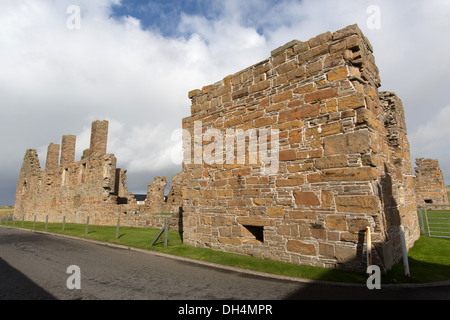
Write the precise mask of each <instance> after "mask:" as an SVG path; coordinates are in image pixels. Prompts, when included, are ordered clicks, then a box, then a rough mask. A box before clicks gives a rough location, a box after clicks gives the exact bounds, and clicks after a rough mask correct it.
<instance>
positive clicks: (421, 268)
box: [8, 221, 450, 284]
mask: <svg viewBox="0 0 450 320" xmlns="http://www.w3.org/2000/svg"><path fill="white" fill-rule="evenodd" d="M8 225H9V226H11V227H12V226H13V224H12V222H11V221H10V222H9V223H8ZM14 227H17V228H25V229H33V222H29V221H26V222H24V225H23V226H22V221H16V222H15V225H14ZM34 229H35V230H37V231H47V232H51V233H57V234H65V235H71V236H76V237H82V238H87V239H92V240H97V241H103V242H109V243H115V244H120V245H125V246H129V247H135V248H140V249H146V250H153V251H157V252H163V253H167V254H171V255H176V256H182V257H187V258H191V259H196V260H201V261H208V262H213V263H218V264H222V265H227V266H232V267H238V268H243V269H250V270H254V271H261V272H266V273H272V274H277V275H283V276H290V277H298V278H305V279H312V280H322V281H332V282H345V283H363V284H364V283H366V280H367V275H365V274H362V273H354V272H348V271H342V270H336V269H327V268H318V267H309V266H298V265H295V264H291V263H283V262H278V261H272V260H265V259H260V258H254V257H249V256H243V255H238V254H231V253H224V252H219V251H215V250H211V249H204V248H195V247H190V246H186V245H183V243H182V240H181V236H180V234H179V233H178V232H176V231H169V233H168V236H169V245H168V246H167V247H164V240H163V237H161V238H160V239H159V240H158V241H157V242H156V243H155V245H154V246H152V247H151V246H150V243H151V242H152V241H153V240H154V239H155V237H156V236H157V234H158V233H159V230H156V229H140V228H130V227H121V228H120V232H119V236H118V238H116V237H115V234H116V227H115V226H93V225H92V226H89V232H88V233H87V234H86V233H85V230H86V226H85V225H84V224H73V223H66V224H65V230H64V231H63V230H62V224H61V223H49V224H48V225H47V229H45V223H44V222H36V225H35V228H34ZM449 253H450V239H437V238H428V237H422V238H421V239H420V240H419V241H418V242H417V243H416V245H415V247H414V248H413V249H411V250H410V253H409V264H410V270H411V277H410V278H407V277H405V276H404V274H403V264H402V262H401V263H399V264H398V265H397V266H395V267H394V268H393V269H392V270H391V271H389V272H388V273H387V274H386V275H384V276H383V279H382V283H385V284H387V283H426V282H435V281H444V280H450V255H449Z"/></svg>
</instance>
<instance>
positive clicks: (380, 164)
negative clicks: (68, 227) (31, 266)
mask: <svg viewBox="0 0 450 320" xmlns="http://www.w3.org/2000/svg"><path fill="white" fill-rule="evenodd" d="M379 87H380V78H379V73H378V69H377V67H376V64H375V59H374V56H373V49H372V46H371V45H370V43H369V41H368V40H367V38H366V37H365V36H364V35H363V33H362V32H361V30H360V29H359V28H358V27H357V26H356V25H353V26H349V27H346V28H344V29H342V30H339V31H336V32H334V33H331V32H327V33H324V34H321V35H319V36H317V37H315V38H312V39H310V40H309V41H306V42H301V41H297V40H294V41H292V42H290V43H288V44H286V45H285V46H282V47H280V48H278V49H276V50H274V51H272V53H271V56H270V57H269V58H268V59H266V60H264V61H261V62H259V63H257V64H255V65H253V66H250V67H248V68H246V69H244V70H242V71H239V72H237V73H235V74H233V75H230V76H227V77H225V78H224V79H223V80H221V81H218V82H216V83H215V84H211V85H208V86H205V87H203V88H202V89H197V90H193V91H191V92H189V98H190V99H191V101H192V106H191V116H190V117H187V118H185V119H183V123H182V125H183V131H184V134H183V138H184V141H183V142H184V159H185V160H184V162H183V170H182V172H181V173H180V174H178V175H176V176H174V177H173V178H172V190H171V192H170V193H169V195H168V196H167V198H165V196H164V189H165V186H166V184H167V180H166V178H165V177H156V178H155V180H154V181H153V182H152V183H151V184H149V185H148V191H147V197H146V200H145V203H143V204H138V203H137V201H136V200H135V199H134V198H133V195H132V194H131V193H130V192H129V191H128V190H127V188H126V186H125V182H126V170H123V169H118V168H116V158H115V157H114V155H110V154H106V142H107V122H101V121H96V122H94V123H93V124H92V136H91V146H90V148H89V149H88V150H87V151H86V152H85V154H84V156H83V158H82V159H81V161H78V162H74V148H75V137H74V136H64V137H63V140H62V147H61V158H60V163H58V159H59V150H60V148H59V146H58V145H54V144H51V145H50V146H49V148H48V156H47V163H46V168H45V170H44V171H41V169H40V165H39V160H38V156H37V154H36V151H35V150H28V151H27V153H26V155H25V158H24V163H23V166H22V170H21V172H20V176H19V181H18V184H17V192H16V215H18V216H21V215H25V218H26V219H28V220H30V219H31V217H32V216H33V215H37V216H38V217H39V219H41V220H42V219H43V218H44V216H46V215H48V216H49V217H50V218H51V219H53V220H58V221H60V220H61V218H62V216H66V217H67V218H69V217H70V218H69V220H70V221H72V222H78V223H83V222H84V221H85V218H86V217H87V216H90V217H91V218H93V219H94V220H93V221H95V223H97V224H113V223H115V222H116V220H117V217H119V216H120V217H121V219H123V221H124V222H126V224H127V225H132V226H139V227H152V226H157V225H158V222H155V221H154V220H153V219H155V217H158V216H157V215H154V214H152V213H161V212H171V213H174V215H173V218H172V227H173V228H179V229H180V230H181V229H182V234H183V242H184V243H185V244H186V245H191V246H197V247H205V248H211V249H214V250H221V251H225V252H232V253H238V254H245V255H251V256H255V257H260V258H265V259H271V260H277V261H283V262H290V263H294V264H299V265H312V266H320V267H329V268H345V269H351V270H357V271H365V270H366V267H367V266H366V254H367V253H366V252H365V249H364V245H365V240H366V239H365V231H366V228H367V227H370V229H371V232H372V243H373V249H372V257H373V263H374V264H377V265H379V266H380V267H381V268H382V269H383V270H388V269H390V268H391V267H392V266H393V265H395V264H396V263H398V262H399V261H400V259H401V256H402V250H401V241H400V227H401V226H403V228H404V230H405V233H406V243H407V247H408V248H411V247H412V246H413V245H414V243H415V241H416V240H417V239H418V238H419V236H420V229H419V223H418V219H417V203H416V192H415V189H414V186H415V181H414V175H413V170H412V166H411V161H410V151H409V143H408V139H407V130H406V123H405V116H404V110H403V105H402V102H401V100H400V99H399V98H398V97H397V96H396V95H395V94H394V93H391V92H380V91H378V88H379ZM269 131H270V132H276V135H271V136H270V137H268V136H264V135H263V133H264V132H269ZM224 137H226V138H225V142H226V143H223V141H221V138H224ZM239 139H243V140H240V141H241V144H240V145H239V142H238V141H239ZM255 141H256V144H254V146H253V147H250V144H251V142H253V143H255ZM242 142H243V145H244V147H243V148H242ZM225 144H226V147H225V146H224V145H225ZM268 145H270V147H269V148H268ZM255 146H256V148H255ZM274 146H276V148H274ZM264 148H265V149H264ZM205 154H206V155H208V156H209V159H208V160H209V161H204V158H203V157H204V156H205ZM269 154H270V156H269ZM274 154H276V158H274V157H272V156H273V155H274ZM271 157H272V158H271ZM267 158H269V159H272V160H273V162H274V163H275V162H276V166H273V167H270V166H271V165H272V164H273V163H269V164H268V162H267V161H266V160H267ZM224 160H226V161H224ZM268 167H270V168H268ZM268 169H269V170H268ZM181 213H182V215H181ZM91 221H92V220H91ZM121 221H122V220H121Z"/></svg>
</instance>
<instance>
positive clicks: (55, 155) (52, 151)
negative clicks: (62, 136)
mask: <svg viewBox="0 0 450 320" xmlns="http://www.w3.org/2000/svg"><path fill="white" fill-rule="evenodd" d="M59 148H60V145H59V144H54V143H50V145H49V146H48V149H47V161H46V163H45V170H46V171H48V170H54V169H57V168H58V166H59Z"/></svg>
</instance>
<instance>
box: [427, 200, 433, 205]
mask: <svg viewBox="0 0 450 320" xmlns="http://www.w3.org/2000/svg"><path fill="white" fill-rule="evenodd" d="M425 203H428V204H432V203H433V200H431V199H426V200H425Z"/></svg>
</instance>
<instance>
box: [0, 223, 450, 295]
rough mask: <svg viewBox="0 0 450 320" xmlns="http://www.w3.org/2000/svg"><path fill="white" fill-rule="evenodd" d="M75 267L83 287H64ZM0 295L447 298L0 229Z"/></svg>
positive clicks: (441, 291) (443, 289) (433, 290)
mask: <svg viewBox="0 0 450 320" xmlns="http://www.w3.org/2000/svg"><path fill="white" fill-rule="evenodd" d="M73 265H75V266H78V267H79V271H80V272H79V280H80V281H79V284H80V286H81V289H69V288H68V286H67V283H68V279H69V278H70V279H71V280H70V281H69V282H70V283H72V284H73V283H75V280H74V281H72V280H73V279H74V278H73V277H75V276H76V275H77V274H76V272H75V273H72V272H73V271H72V272H71V273H67V271H68V270H67V269H68V267H69V266H73ZM0 299H33V300H34V299H49V300H50V299H61V300H72V299H77V300H111V299H114V300H292V299H450V286H438V287H426V288H423V287H419V288H404V287H398V286H397V287H391V286H382V288H381V290H369V289H367V288H366V287H365V286H356V287H355V286H342V285H324V284H322V283H313V282H298V281H290V280H280V279H274V278H270V277H263V276H260V275H254V274H248V273H244V272H236V271H232V270H227V269H223V268H216V267H212V266H205V265H201V264H198V263H194V262H189V261H182V260H177V259H172V258H168V257H162V256H158V255H154V254H152V253H144V252H138V251H133V250H125V249H120V248H115V247H108V246H104V245H100V244H95V243H90V242H86V241H81V240H74V239H68V238H63V237H59V236H55V235H48V234H41V233H37V232H30V231H25V230H19V229H13V228H6V227H0Z"/></svg>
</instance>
